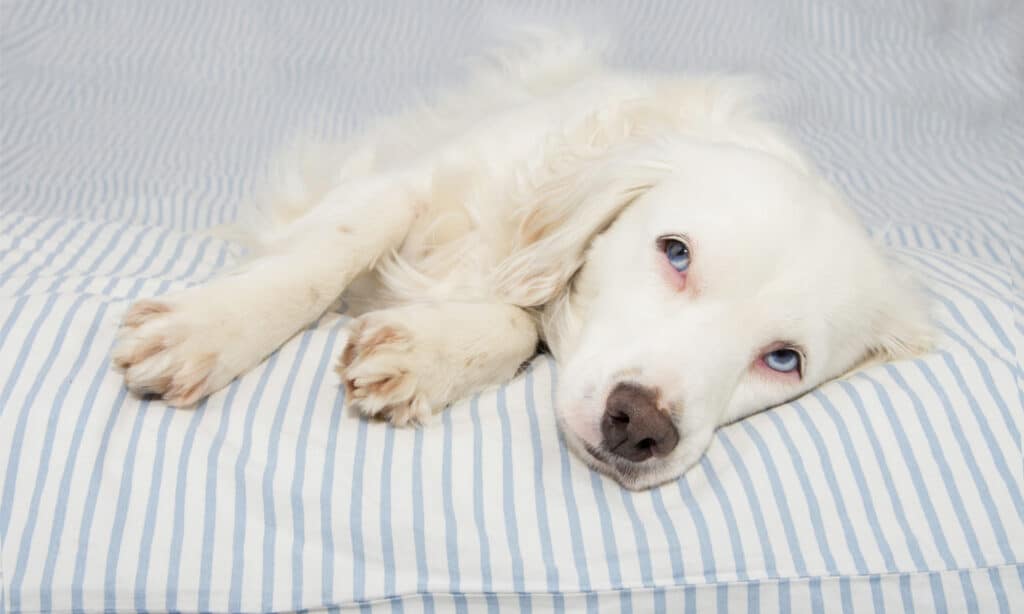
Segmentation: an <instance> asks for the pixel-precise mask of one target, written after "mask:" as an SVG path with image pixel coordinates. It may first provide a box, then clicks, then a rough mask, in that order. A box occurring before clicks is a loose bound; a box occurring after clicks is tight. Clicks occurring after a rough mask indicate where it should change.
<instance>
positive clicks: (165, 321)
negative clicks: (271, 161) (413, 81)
mask: <svg viewBox="0 0 1024 614" xmlns="http://www.w3.org/2000/svg"><path fill="white" fill-rule="evenodd" d="M524 48H528V49H529V51H525V52H522V53H519V54H511V55H516V57H515V58H512V59H510V57H509V55H510V54H506V55H504V56H501V55H495V56H493V57H490V58H489V60H488V61H489V64H490V66H489V68H487V69H486V70H481V71H480V74H479V75H478V77H477V79H476V80H475V82H474V84H473V85H472V86H470V87H469V88H467V89H466V90H465V91H463V92H461V93H458V94H455V95H451V96H449V97H447V98H444V99H443V100H441V101H440V102H438V103H437V104H435V105H433V106H431V107H429V108H427V109H424V110H421V111H419V112H416V113H414V114H412V115H410V116H408V117H404V118H399V119H391V120H388V121H386V122H384V123H382V124H381V125H380V126H378V127H376V128H375V129H372V130H370V131H368V133H367V134H365V136H363V137H361V138H358V139H356V140H355V141H354V142H352V143H349V144H347V145H346V146H344V147H339V148H320V149H307V150H305V151H304V152H298V153H293V154H292V156H291V158H290V159H289V160H286V162H288V163H289V164H287V165H286V166H285V167H284V168H283V170H282V172H281V173H280V177H278V179H279V181H278V182H277V183H278V185H277V187H276V189H275V190H272V191H271V194H270V198H269V200H268V203H269V206H268V207H265V208H264V209H263V211H264V213H265V214H266V215H265V216H264V217H265V218H266V219H267V220H268V221H269V222H270V223H267V224H263V225H262V227H261V228H260V229H259V231H258V232H257V233H256V235H255V242H256V243H257V244H258V246H259V248H260V249H259V250H258V253H257V255H256V256H255V257H254V258H253V259H251V260H250V261H249V262H247V263H246V264H245V265H243V266H242V267H241V268H240V269H238V270H236V271H235V272H233V273H231V274H229V275H227V276H224V277H222V278H220V279H217V280H215V281H213V282H211V283H209V284H206V285H204V286H200V287H194V288H190V289H187V290H185V291H182V292H177V293H174V294H171V295H168V296H164V297H161V298H159V299H157V300H144V301H140V302H138V303H136V304H135V305H134V306H132V307H131V308H130V309H129V310H128V312H127V313H126V315H125V316H124V321H123V327H122V330H121V333H120V338H119V343H118V345H117V346H116V348H115V350H114V355H113V359H114V363H115V365H116V366H117V367H118V368H120V369H123V371H124V377H125V382H126V383H127V385H128V387H129V388H131V389H132V390H133V391H136V392H139V393H146V394H155V395H160V396H162V397H163V398H164V399H165V400H166V401H167V402H168V403H170V404H172V405H176V406H188V405H192V404H194V403H196V402H197V401H198V400H200V399H202V398H203V397H205V396H207V395H209V394H211V393H213V392H215V391H217V390H219V389H220V388H222V387H223V386H225V385H226V384H227V383H228V382H230V381H231V380H232V379H234V378H236V377H238V376H239V375H241V374H243V373H245V372H246V371H247V370H249V369H251V368H252V367H254V366H255V365H256V364H258V363H259V362H260V361H262V360H263V359H264V358H265V357H266V356H267V355H268V354H270V353H271V352H273V351H274V350H276V349H277V348H278V347H280V346H281V345H282V344H283V343H285V342H286V341H287V340H288V339H289V338H290V337H292V336H293V335H294V334H295V333H296V332H297V331H299V330H300V329H302V328H303V327H304V326H306V325H308V324H309V323H310V322H312V321H314V320H315V319H317V318H318V317H319V316H320V315H321V314H323V313H324V312H325V311H326V310H327V309H329V308H330V307H331V306H332V305H334V304H335V302H336V300H337V299H338V298H339V296H341V295H342V294H343V293H344V298H345V300H346V301H347V303H348V304H349V305H351V306H352V307H353V308H354V311H355V312H356V313H362V314H363V315H361V316H359V317H357V318H355V319H354V320H353V321H352V324H351V334H350V337H349V340H348V343H347V346H346V347H345V349H344V352H343V353H342V355H341V357H340V363H339V366H338V371H339V373H340V374H341V378H342V381H343V382H344V385H345V390H346V395H347V397H346V398H347V402H348V403H349V404H350V405H352V406H354V407H356V408H358V410H359V411H361V412H362V413H363V414H365V415H368V416H378V417H381V418H384V419H387V420H390V421H391V422H392V423H393V424H395V425H406V424H413V423H419V422H422V421H424V420H425V419H426V418H428V417H429V416H431V414H433V413H434V412H437V411H439V410H442V409H443V408H445V407H446V406H447V405H448V404H450V403H451V402H453V401H457V400H459V399H461V398H464V397H466V396H467V395H470V394H471V393H473V392H475V391H478V390H480V389H483V388H485V387H488V386H492V385H495V384H500V383H502V382H504V381H507V380H508V379H510V378H512V377H513V376H514V375H515V373H516V371H517V369H519V367H520V365H521V364H522V363H523V362H524V361H527V360H529V359H530V358H531V356H533V354H534V352H535V351H536V348H537V346H538V342H539V341H543V342H546V344H547V345H548V346H549V347H550V349H551V351H552V353H553V354H554V356H555V357H556V359H557V360H558V362H559V364H560V365H561V368H562V370H563V376H562V378H561V382H562V385H561V390H560V393H559V394H560V401H559V405H558V418H559V423H560V424H561V427H562V429H563V431H564V434H565V438H566V441H567V442H568V443H569V445H570V446H571V447H572V449H573V450H574V451H575V452H576V453H577V454H578V455H579V456H580V457H581V458H583V459H584V460H585V461H586V462H587V463H589V464H590V465H591V466H593V467H595V468H597V469H599V470H601V471H603V472H605V473H607V474H609V475H611V476H613V477H614V478H616V479H617V480H619V481H620V482H621V483H622V484H623V485H624V486H626V487H628V488H647V487H650V486H653V485H655V484H658V483H661V482H664V481H666V480H668V479H671V478H674V477H676V476H679V475H680V474H682V473H683V472H684V471H685V470H686V469H687V468H688V467H690V466H691V465H692V464H693V463H694V462H695V461H696V460H697V459H698V458H699V457H700V455H701V454H702V453H703V451H704V450H705V448H706V447H707V445H708V442H709V441H710V438H711V435H712V433H713V431H714V430H715V428H716V427H718V426H720V425H723V424H726V423H729V422H732V421H734V420H737V419H740V418H743V417H744V416H748V415H750V414H752V413H754V412H757V411H759V410H762V409H765V408H768V407H771V406H774V405H777V404H779V403H782V402H784V401H786V400H788V399H792V398H794V397H797V396H799V395H800V394H802V393H804V392H805V391H807V390H809V389H810V388H812V387H814V386H817V385H819V384H821V383H822V382H824V381H826V380H828V379H830V378H834V377H837V376H839V375H842V374H843V373H845V372H847V371H849V370H850V369H852V368H855V367H856V366H858V365H860V364H863V363H864V362H866V361H868V360H875V359H879V358H881V359H887V358H894V357H901V356H906V355H910V354H913V353H916V352H920V351H923V350H924V349H926V348H927V347H929V343H930V336H931V335H930V330H931V329H930V326H929V318H928V315H927V312H926V307H925V306H924V304H923V303H922V301H921V300H920V298H919V297H918V295H917V292H916V291H915V290H914V289H913V288H912V287H910V286H909V285H908V283H907V281H906V279H905V278H904V276H903V275H902V274H899V273H897V272H896V271H895V270H894V269H893V268H892V267H891V266H890V265H889V264H887V262H886V261H885V259H884V258H883V257H882V255H881V254H880V252H879V250H878V249H876V247H875V246H874V245H873V244H872V242H871V240H869V238H868V237H867V235H866V234H865V233H864V232H863V230H862V229H861V228H860V227H859V225H858V223H857V221H856V220H855V218H854V217H853V216H852V214H851V213H850V212H849V211H848V210H847V209H846V208H845V206H844V205H843V203H842V202H841V200H840V198H839V196H838V195H837V194H836V193H835V192H834V191H833V190H832V189H830V188H829V187H828V186H827V185H826V184H825V183H824V182H823V181H822V180H821V179H819V178H818V177H817V176H816V175H815V174H814V171H813V170H812V168H811V166H810V165H809V164H808V163H807V162H806V161H805V160H804V158H803V157H802V156H801V154H800V153H798V151H797V150H796V149H795V148H794V146H793V145H791V144H790V143H789V142H788V141H787V140H786V139H785V138H784V137H783V136H782V135H781V134H780V132H779V131H778V130H777V129H775V128H774V127H772V126H771V125H769V124H768V123H766V122H764V121H762V120H760V119H758V118H757V117H756V116H755V115H754V114H753V112H752V110H751V109H750V103H751V97H750V96H749V95H748V94H747V93H746V90H747V88H746V87H745V82H743V81H741V80H736V79H725V78H686V77H678V76H669V75H639V74H625V73H622V72H616V71H614V70H611V69H610V68H608V67H606V66H604V65H602V63H601V62H600V60H599V58H598V54H596V53H593V52H591V51H589V50H588V48H587V46H586V45H584V44H582V43H581V42H580V39H578V38H572V37H564V36H562V37H550V36H549V37H544V36H538V37H535V38H534V39H531V40H530V41H529V42H528V43H527V44H526V45H525V46H524Z"/></svg>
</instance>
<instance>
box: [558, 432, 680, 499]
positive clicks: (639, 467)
mask: <svg viewBox="0 0 1024 614" xmlns="http://www.w3.org/2000/svg"><path fill="white" fill-rule="evenodd" d="M560 427H561V429H562V433H563V437H564V438H565V442H566V444H567V445H568V446H569V449H570V450H572V451H573V453H574V454H575V455H576V456H577V457H579V458H580V460H582V461H583V462H584V463H585V464H586V465H587V466H588V467H590V468H591V469H593V470H594V471H597V472H598V473H601V474H603V475H606V476H608V477H610V478H612V479H613V480H615V481H616V482H618V483H619V484H620V485H622V486H623V487H625V488H628V489H630V490H643V489H646V488H650V487H652V486H653V485H654V484H653V483H651V482H650V480H649V478H650V477H651V476H652V475H653V474H656V473H660V470H662V469H664V461H663V460H662V459H658V458H650V459H647V460H644V461H641V462H634V461H630V460H627V459H624V458H619V457H616V456H615V455H614V454H612V453H611V452H609V451H608V450H606V449H604V447H603V446H601V445H597V446H595V445H592V444H590V443H589V442H587V441H584V440H583V439H582V438H581V437H579V436H578V435H576V434H575V433H573V432H572V431H570V430H569V429H567V428H565V425H564V424H560Z"/></svg>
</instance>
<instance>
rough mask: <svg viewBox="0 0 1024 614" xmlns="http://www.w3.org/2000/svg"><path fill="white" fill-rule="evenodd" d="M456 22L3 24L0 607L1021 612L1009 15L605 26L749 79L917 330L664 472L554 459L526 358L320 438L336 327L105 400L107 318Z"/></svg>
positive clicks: (991, 9) (439, 72) (448, 62)
mask: <svg viewBox="0 0 1024 614" xmlns="http://www.w3.org/2000/svg"><path fill="white" fill-rule="evenodd" d="M478 4H479V3H477V2H474V1H473V0H445V1H444V2H435V3H430V5H429V7H427V5H425V4H423V3H417V2H413V1H411V0H410V1H409V2H407V3H404V2H397V1H395V2H388V3H376V2H369V1H367V2H345V3H336V2H328V1H325V2H304V3H283V2H282V3H263V2H260V3H257V2H248V1H242V0H238V1H231V2H203V1H201V0H186V1H179V2H172V3H155V2H148V3H136V2H104V3H82V2H59V1H56V0H25V1H21V2H16V1H14V0H6V1H5V2H3V3H0V28H2V30H0V144H2V145H0V209H2V212H0V233H2V234H0V463H2V464H0V467H2V472H0V479H2V485H0V544H2V557H0V593H2V597H0V612H26V611H54V610H56V611H76V612H77V611H99V610H109V611H134V610H148V611H168V610H170V611H173V610H186V611H189V610H203V611H229V610H231V611H247V612H268V611H283V610H300V609H319V608H341V609H347V608H356V607H358V608H361V609H363V610H366V611H373V612H403V613H413V612H451V611H454V612H476V611H486V612H543V611H551V610H555V611H562V610H570V611H586V612H648V611H653V612H669V613H672V612H702V613H703V612H717V613H720V614H724V613H726V612H790V611H793V612H805V611H807V612H844V613H851V612H873V613H880V612H890V613H891V612H936V611H940V612H945V611H952V612H978V613H988V612H1011V611H1020V609H1021V607H1024V606H1022V604H1024V565H1022V561H1024V499H1022V490H1024V461H1022V454H1021V447H1022V439H1021V430H1022V428H1024V410H1022V391H1024V375H1022V368H1021V366H1022V362H1024V291H1022V282H1024V258H1022V237H1024V213H1022V211H1024V82H1022V81H1024V46H1022V44H1021V42H1022V41H1024V14H1022V10H1024V7H1021V6H1020V5H1019V3H1016V5H1015V3H1010V2H997V1H992V2H982V1H977V2H962V3H955V2H947V3H936V2H933V1H932V0H905V1H900V2H893V1H888V0H861V1H858V2H847V3H839V2H824V1H822V2H810V1H809V0H808V1H804V0H783V1H781V2H772V3H764V2H760V1H758V0H716V1H715V2H703V1H693V2H679V1H676V0H651V1H644V2H629V3H619V2H607V7H606V9H605V13H606V14H607V19H608V20H609V21H610V22H612V23H615V24H618V26H619V29H620V30H621V31H622V32H623V38H624V44H623V46H622V48H621V49H620V51H619V52H618V54H617V55H616V57H615V60H616V61H617V62H620V63H622V64H625V65H631V66H640V67H649V68H670V69H695V70H701V71H704V70H747V71H753V72H756V73H760V74H763V75H766V76H767V77H769V78H770V79H772V81H773V83H775V84H777V87H776V88H775V89H773V90H772V92H771V96H770V103H771V105H772V108H773V109H774V112H775V113H776V114H777V115H778V117H779V118H780V119H781V120H782V121H783V122H785V123H786V124H787V125H789V126H790V127H791V128H792V129H793V130H794V131H795V133H796V134H797V135H798V137H799V138H800V139H801V140H802V141H803V142H804V143H806V144H807V146H808V147H809V148H810V151H811V153H812V155H813V156H814V158H815V159H816V160H817V161H818V162H819V164H820V166H821V167H822V168H823V169H824V171H825V172H826V173H827V174H828V175H829V176H830V177H831V178H832V179H833V180H834V181H835V182H836V183H838V184H839V186H840V187H841V188H842V189H843V190H844V191H845V192H846V193H847V194H848V195H849V196H850V199H851V201H852V202H853V203H854V205H855V207H856V208H857V211H858V212H859V214H860V215H861V217H862V219H863V220H864V221H865V223H866V224H867V225H868V226H869V227H870V228H871V229H872V231H873V232H874V233H875V234H876V235H877V236H878V237H879V239H880V240H881V241H883V242H885V243H887V244H889V245H891V246H893V247H894V249H895V251H896V253H897V254H898V257H899V258H900V259H901V260H902V261H904V262H906V263H907V264H908V265H909V266H910V267H912V268H913V269H914V270H915V271H916V272H917V273H918V274H919V275H920V276H921V277H922V278H923V279H924V281H925V282H926V283H927V285H928V287H929V288H930V291H931V293H932V294H933V296H934V298H935V303H936V311H937V317H938V320H939V323H940V327H941V330H942V332H943V340H942V346H941V349H940V350H939V351H937V352H936V353H935V354H933V355H930V356H927V357H925V358H923V359H921V360H917V361H913V362H905V363H900V364H893V365H886V366H879V367H876V368H872V369H870V370H867V371H864V372H862V373H859V374H857V375H854V376H852V377H850V378H849V379H847V380H844V381H839V382H834V383H831V384H828V385H826V386H824V387H823V388H821V389H820V390H819V391H816V392H814V393H812V394H809V395H807V396H806V397H804V398H802V399H800V400H798V401H797V402H794V403H791V404H789V405H786V406H784V407H781V408H778V409H776V410H773V411H770V412H765V413H763V414H760V415H757V416H755V417H752V418H750V419H748V420H744V421H742V422H740V423H738V424H734V425H732V426H729V427H727V428H725V429H722V430H721V431H720V433H719V434H718V435H717V437H716V438H715V440H714V442H713V444H712V446H711V448H710V450H709V451H708V454H707V456H706V458H705V459H704V460H703V461H702V462H701V463H700V464H699V466H697V467H696V468H694V469H693V471H691V472H690V473H689V474H688V475H687V476H686V478H685V479H682V480H679V481H678V482H676V483H673V484H669V485H667V486H664V487H662V488H659V489H656V490H653V491H650V492H644V493H629V492H626V491H623V490H622V489H620V488H619V487H618V486H617V485H616V484H615V483H613V482H610V481H609V480H607V479H605V478H603V477H601V476H598V475H595V474H593V473H591V472H590V471H588V470H587V469H586V468H585V467H584V466H583V465H582V463H580V462H577V461H576V460H575V459H574V458H571V457H570V456H569V455H568V454H567V452H566V450H565V448H564V447H563V446H561V445H560V443H559V439H558V437H557V434H556V429H555V424H554V420H553V418H552V407H551V406H552V393H553V390H554V389H555V387H556V386H557V372H556V370H555V369H554V368H553V366H552V364H551V363H550V361H548V360H545V359H538V360H537V361H536V362H535V363H534V364H533V366H532V368H531V369H530V370H529V371H527V372H526V373H525V374H524V375H523V376H522V377H520V378H519V379H518V380H516V381H515V382H513V383H511V384H509V385H507V386H505V387H503V388H501V389H499V390H497V391H494V392H492V393H487V394H483V395H480V396H479V397H478V398H474V399H472V400H470V401H467V402H466V403H463V404H460V405H458V406H456V407H454V408H452V409H451V411H449V412H447V413H446V414H444V417H443V420H442V421H441V422H440V424H438V425H437V426H436V427H434V428H430V429H424V430H418V431H412V430H393V429H390V428H388V427H386V426H383V425H380V424H368V423H366V422H363V421H360V420H358V419H356V418H354V417H351V416H349V415H348V414H346V413H345V412H342V411H339V407H340V405H341V400H342V399H341V394H340V392H339V390H338V388H337V386H336V385H335V379H334V377H335V376H334V374H333V373H332V372H331V370H330V369H329V368H328V367H329V366H330V364H331V363H332V359H333V357H334V356H335V355H336V354H337V353H338V352H339V351H340V348H341V345H342V343H343V334H344V333H343V332H342V326H343V323H344V317H343V316H337V315H332V316H326V317H324V318H323V319H322V320H321V321H320V322H318V323H317V324H315V325H313V326H311V327H309V328H308V329H307V330H306V331H304V332H303V333H302V334H300V335H299V336H298V337H297V338H296V339H294V340H293V341H292V342H291V343H289V344H288V345H287V346H286V347H284V348H283V349H282V350H281V351H280V352H278V353H277V354H275V355H274V356H273V357H271V358H270V360H269V361H267V363H266V364H264V365H262V366H260V367H259V368H258V369H256V370H255V371H254V372H252V373H251V374H249V375H247V376H245V377H244V378H242V379H241V380H239V381H237V382H235V383H234V384H232V385H231V386H230V387H229V388H228V389H227V390H225V391H223V392H221V393H219V394H217V395H215V396H214V397H212V398H211V399H210V400H209V402H207V403H205V404H204V405H203V406H202V407H201V408H199V409H198V410H197V411H172V410H169V409H167V408H166V407H164V406H163V405H161V404H160V403H158V402H146V401H140V400H138V399H136V398H133V397H132V396H130V395H127V394H126V393H125V391H124V389H123V388H122V386H121V381H120V379H119V377H118V376H117V375H116V374H115V373H113V372H111V370H110V369H109V367H108V358H107V354H108V351H109V349H110V346H111V344H112V341H113V335H114V332H115V325H116V321H117V319H118V317H119V315H120V313H121V311H122V310H123V309H124V308H125V306H126V305H127V304H128V302H129V301H130V300H131V299H132V298H135V297H139V296H148V295H153V294H158V293H161V292H164V291H167V290H170V289H173V288H178V287H182V286H185V285H188V284H192V283H195V282H199V281H202V280H203V279H206V278H207V277H209V276H211V275H213V274H215V273H216V272H217V271H219V270H221V269H223V268H224V267H226V266H228V265H229V264H230V263H231V262H232V261H233V260H234V259H236V258H237V256H238V251H237V249H236V248H235V247H234V246H232V245H229V244H226V243H223V242H221V241H219V240H216V239H213V238H210V237H208V236H206V235H204V234H202V233H201V232H199V231H200V230H201V229H203V228H207V227H210V226H213V225H215V224H217V223H220V222H225V221H230V220H231V219H233V218H234V217H235V215H236V213H237V211H238V206H239V203H240V202H241V201H242V197H243V195H244V194H245V193H246V191H247V190H248V189H249V188H250V186H251V184H252V182H253V180H254V178H257V177H259V176H260V174H261V167H262V165H263V163H264V161H265V160H267V159H268V158H269V156H270V154H271V153H272V151H273V149H274V148H275V147H276V146H277V145H278V144H279V143H281V142H283V141H285V140H286V139H287V138H288V137H289V136H291V135H294V134H295V133H297V132H305V133H312V134H316V135H320V136H338V137H340V136H343V135H345V134H350V133H351V132H352V131H353V130H355V129H357V128H358V127H359V126H360V125H361V124H363V123H364V122H365V121H366V120H367V119H368V118H369V117H371V116H373V115H376V114H379V113H382V112H388V111H393V110H396V109H399V108H401V107H403V106H405V105H406V104H407V103H408V102H409V101H410V100H412V99H413V98H414V95H413V92H415V91H417V90H424V89H427V90H429V89H431V88H435V87H437V86H440V85H444V84H445V83H449V82H451V81H452V80H453V79H454V78H456V77H457V75H458V69H457V67H456V64H455V59H456V58H458V57H461V56H463V55H465V54H466V53H468V52H470V51H472V50H474V49H477V48H479V47H480V45H481V44H482V41H481V37H480V35H479V34H478V32H479V31H480V30H479V28H478V27H477V24H478V22H479V21H480V18H481V17H482V15H483V13H484V12H485V11H484V10H483V9H482V8H481V7H479V6H478ZM524 4H532V5H536V6H534V7H533V8H537V9H540V8H543V10H544V11H545V12H546V13H550V14H552V15H553V16H555V17H563V18H564V17H565V16H567V15H572V14H574V12H575V11H576V10H578V9H580V8H581V7H582V6H583V5H584V4H587V5H591V4H592V3H584V2H583V0H580V1H579V2H569V1H566V0H558V1H556V2H547V1H542V0H533V1H532V2H529V3H524Z"/></svg>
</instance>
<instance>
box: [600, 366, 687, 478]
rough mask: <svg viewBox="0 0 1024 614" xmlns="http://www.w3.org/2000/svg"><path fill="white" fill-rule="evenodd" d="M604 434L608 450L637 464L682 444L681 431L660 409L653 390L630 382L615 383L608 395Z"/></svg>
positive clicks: (602, 431)
mask: <svg viewBox="0 0 1024 614" xmlns="http://www.w3.org/2000/svg"><path fill="white" fill-rule="evenodd" d="M601 435H602V436H603V437H604V445H605V447H606V448H607V449H608V451H609V452H611V453H612V454H615V455H616V456H621V457H622V458H625V459H628V460H631V461H633V462H637V463H638V462H640V461H645V460H647V459H648V458H651V457H652V456H665V455H666V454H668V453H669V452H671V451H672V450H674V449H675V447H676V445H677V444H678V443H679V432H678V431H676V426H675V425H674V424H673V423H672V419H671V418H670V417H669V415H668V414H667V413H665V412H663V411H661V410H660V409H658V404H657V400H656V399H655V395H654V393H653V392H652V391H651V390H648V389H647V388H642V387H640V386H637V385H636V384H628V383H620V384H618V385H616V386H615V388H613V389H612V392H611V394H609V395H608V401H607V403H606V404H605V409H604V418H603V419H602V420H601Z"/></svg>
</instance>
